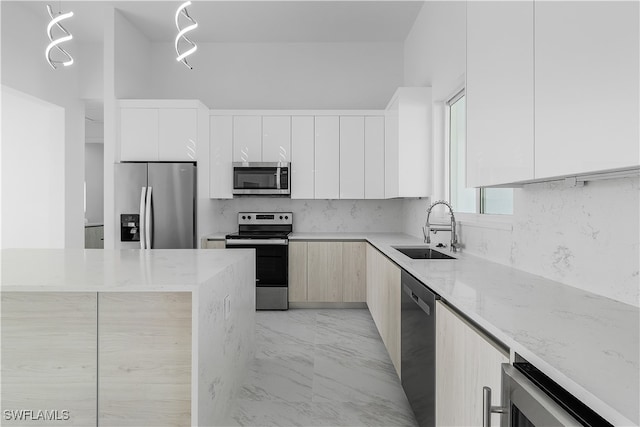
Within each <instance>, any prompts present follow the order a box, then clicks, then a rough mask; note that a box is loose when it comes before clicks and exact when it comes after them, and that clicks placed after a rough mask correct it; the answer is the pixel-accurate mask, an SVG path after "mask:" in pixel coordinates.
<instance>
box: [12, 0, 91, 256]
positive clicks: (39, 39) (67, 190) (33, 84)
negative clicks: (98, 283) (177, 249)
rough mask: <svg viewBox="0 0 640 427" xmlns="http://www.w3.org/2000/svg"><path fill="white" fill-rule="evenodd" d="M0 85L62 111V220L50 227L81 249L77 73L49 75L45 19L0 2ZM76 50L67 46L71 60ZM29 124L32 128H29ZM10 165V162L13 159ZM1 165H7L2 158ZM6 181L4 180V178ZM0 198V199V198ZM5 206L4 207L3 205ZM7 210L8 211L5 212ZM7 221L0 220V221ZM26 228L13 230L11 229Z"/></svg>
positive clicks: (81, 120) (81, 121) (81, 139)
mask: <svg viewBox="0 0 640 427" xmlns="http://www.w3.org/2000/svg"><path fill="white" fill-rule="evenodd" d="M0 6H1V7H2V25H1V26H0V28H1V31H2V84H3V85H6V86H8V87H11V88H13V89H17V90H19V91H21V92H24V93H26V94H29V95H32V96H34V97H37V98H39V99H41V100H44V101H47V102H49V103H52V104H55V105H58V106H60V107H62V108H64V115H63V116H61V117H62V118H63V119H64V130H65V144H64V145H63V146H62V147H60V150H61V152H62V154H63V157H62V162H63V163H62V164H63V165H65V167H64V183H65V185H64V192H63V193H62V194H60V203H62V204H63V206H64V212H65V213H64V217H63V219H62V220H61V222H60V223H56V224H55V227H57V228H58V229H59V230H62V232H63V233H64V236H65V237H64V239H65V246H66V247H69V248H82V247H84V212H83V205H84V203H83V184H82V183H83V177H84V105H83V103H82V102H81V100H80V98H79V84H78V82H79V68H78V67H74V66H72V67H68V68H64V67H62V68H60V69H58V70H53V69H52V68H50V67H49V65H48V63H47V62H46V60H45V58H44V48H43V43H44V40H46V35H43V28H45V29H46V25H47V19H46V18H47V16H46V14H41V15H39V14H36V13H34V12H33V11H32V10H31V9H29V8H27V7H26V6H25V5H24V4H21V3H20V2H2V3H1V4H0ZM78 49H79V46H78V43H76V42H75V41H73V40H72V41H71V42H70V43H69V45H68V50H69V52H71V54H72V55H74V54H75V53H77V52H78ZM31 123H32V124H33V123H34V122H31ZM14 160H15V159H14ZM3 162H4V163H5V164H6V163H8V162H10V159H7V158H6V157H3ZM3 174H4V176H5V178H6V177H7V174H6V173H4V172H3ZM3 197H4V196H3ZM3 205H4V203H3ZM9 208H11V207H9ZM4 209H5V212H6V210H7V206H5V207H4ZM5 220H6V218H4V216H3V221H5ZM28 225H29V224H26V223H25V224H22V223H19V224H13V226H14V227H18V226H25V227H27V226H28Z"/></svg>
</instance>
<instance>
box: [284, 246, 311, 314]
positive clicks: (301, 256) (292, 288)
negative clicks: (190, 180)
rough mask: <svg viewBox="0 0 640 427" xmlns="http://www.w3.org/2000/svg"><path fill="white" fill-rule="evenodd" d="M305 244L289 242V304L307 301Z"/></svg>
mask: <svg viewBox="0 0 640 427" xmlns="http://www.w3.org/2000/svg"><path fill="white" fill-rule="evenodd" d="M307 260H308V258H307V242H289V302H300V301H307V262H308V261H307Z"/></svg>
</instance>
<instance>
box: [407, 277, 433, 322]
mask: <svg viewBox="0 0 640 427" xmlns="http://www.w3.org/2000/svg"><path fill="white" fill-rule="evenodd" d="M402 289H404V291H405V292H406V293H407V295H409V296H410V297H411V299H412V300H414V301H415V303H416V304H418V307H420V308H421V309H422V311H424V312H425V313H426V314H427V316H431V307H429V304H427V303H426V302H424V301H423V300H422V299H421V298H420V297H419V296H418V295H416V294H415V293H413V291H412V290H411V288H410V287H409V286H407V285H405V284H404V283H403V284H402Z"/></svg>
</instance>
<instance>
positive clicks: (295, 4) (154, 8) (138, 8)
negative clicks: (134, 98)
mask: <svg viewBox="0 0 640 427" xmlns="http://www.w3.org/2000/svg"><path fill="white" fill-rule="evenodd" d="M26 3H28V4H29V7H30V8H32V10H33V11H34V12H35V13H41V14H43V15H45V16H46V5H47V2H40V1H35V2H26ZM179 4H180V2H178V1H114V2H102V1H66V2H56V3H53V4H52V5H53V8H54V12H57V11H58V8H60V7H61V8H62V10H63V11H68V10H73V11H74V14H75V15H74V17H73V18H71V19H69V20H68V24H67V27H68V29H69V31H71V32H72V33H73V34H74V38H75V39H76V40H78V41H83V40H84V41H90V42H99V41H101V40H102V38H103V23H102V20H103V17H104V10H105V6H106V5H112V6H114V7H116V8H117V9H119V10H120V11H121V12H122V14H123V15H124V16H125V17H126V18H127V19H128V20H129V21H130V22H131V23H132V24H133V25H135V26H136V27H137V28H139V29H140V31H141V32H142V33H143V34H145V35H146V36H147V37H148V38H149V39H150V40H151V41H153V42H169V41H173V39H174V37H175V33H176V28H175V22H174V15H175V10H176V8H177V6H178V5H179ZM423 4H424V1H238V0H235V1H194V2H193V4H192V5H191V6H189V8H188V10H189V13H190V15H191V16H192V17H193V18H194V19H195V20H196V21H198V24H199V27H198V28H197V29H196V30H195V31H193V32H191V33H190V38H192V40H194V41H195V42H218V43H334V42H335V43H337V42H403V41H404V40H405V38H406V37H407V34H408V33H409V31H410V30H411V27H412V26H413V23H414V21H415V19H416V16H417V15H418V13H419V12H420V9H421V8H422V6H423ZM47 18H48V16H47Z"/></svg>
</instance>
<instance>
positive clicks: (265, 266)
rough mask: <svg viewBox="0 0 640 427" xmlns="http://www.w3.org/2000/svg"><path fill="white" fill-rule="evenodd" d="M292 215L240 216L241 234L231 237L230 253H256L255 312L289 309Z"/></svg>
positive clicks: (282, 213)
mask: <svg viewBox="0 0 640 427" xmlns="http://www.w3.org/2000/svg"><path fill="white" fill-rule="evenodd" d="M291 231H293V214H292V213H291V212H240V213H238V232H237V233H232V234H228V235H227V236H226V240H225V247H226V248H227V249H234V248H245V249H246V248H249V249H255V250H256V309H257V310H287V309H288V308H289V233H291Z"/></svg>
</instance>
